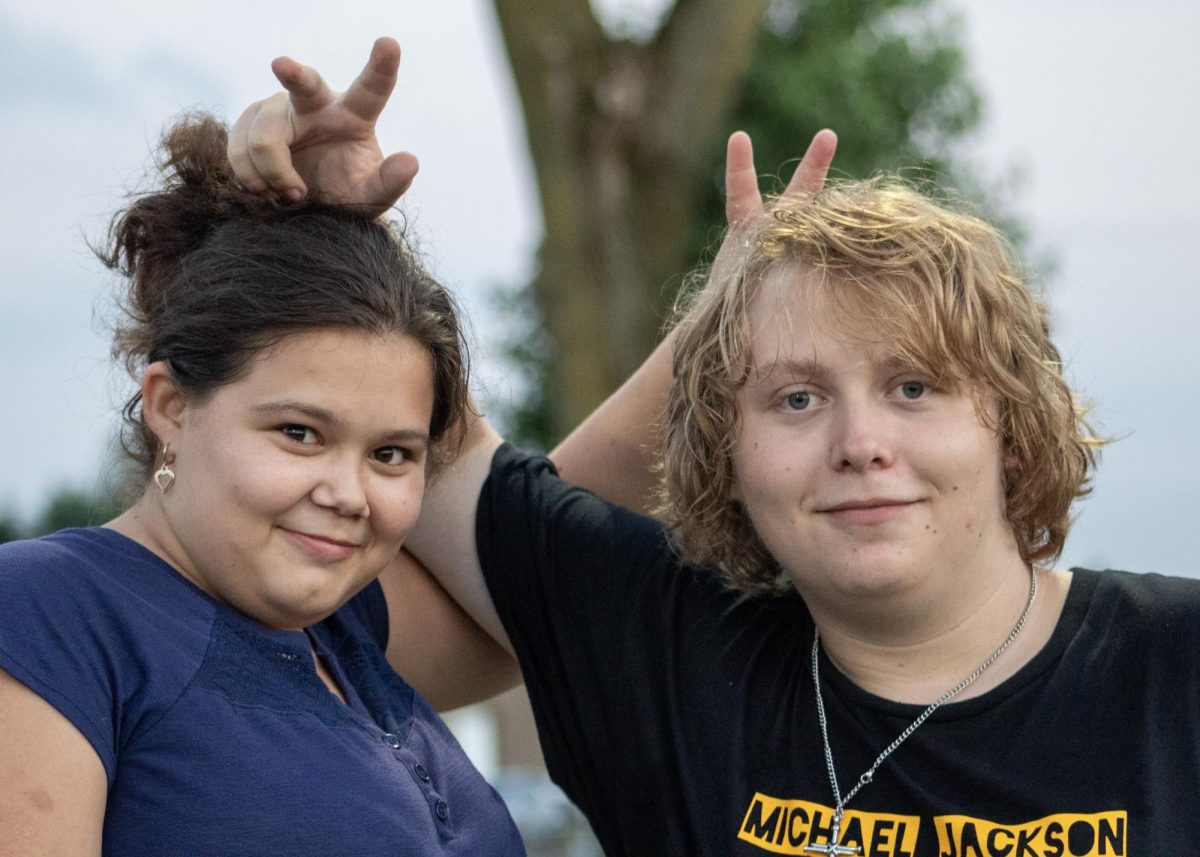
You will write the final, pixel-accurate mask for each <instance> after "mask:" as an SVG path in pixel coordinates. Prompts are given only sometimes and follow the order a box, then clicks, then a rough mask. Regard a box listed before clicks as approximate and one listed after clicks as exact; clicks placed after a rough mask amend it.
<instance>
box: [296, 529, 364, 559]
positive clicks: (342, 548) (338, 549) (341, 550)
mask: <svg viewBox="0 0 1200 857" xmlns="http://www.w3.org/2000/svg"><path fill="white" fill-rule="evenodd" d="M282 529H283V531H284V532H285V533H287V534H288V535H289V536H291V538H292V540H293V541H295V542H296V543H298V544H299V545H300V546H301V547H303V548H304V549H305V550H306V551H308V552H309V553H311V554H313V555H315V556H318V557H320V558H322V559H331V560H341V559H347V558H348V557H350V556H351V555H352V554H353V553H354V551H355V550H356V549H357V548H358V545H355V544H351V543H349V542H343V541H338V540H334V539H329V538H325V537H324V536H318V535H314V534H312V533H301V532H299V531H297V530H289V529H287V528H282Z"/></svg>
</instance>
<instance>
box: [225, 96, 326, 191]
mask: <svg viewBox="0 0 1200 857" xmlns="http://www.w3.org/2000/svg"><path fill="white" fill-rule="evenodd" d="M293 137H294V130H293V127H292V117H291V112H290V103H289V96H288V94H287V93H283V92H280V93H277V94H276V95H273V96H271V97H270V98H268V99H265V100H264V101H259V102H258V103H256V104H253V105H251V106H250V107H249V108H247V110H246V111H245V112H244V113H243V114H242V115H241V117H240V118H239V119H238V121H237V123H236V124H235V125H234V126H233V130H232V131H231V132H230V134H229V146H228V155H229V163H230V165H231V166H232V167H233V172H234V175H235V176H237V178H238V181H240V182H241V183H242V184H243V185H245V186H246V188H247V189H249V190H252V191H254V192H255V193H262V192H263V191H266V190H274V191H276V192H278V193H281V194H283V195H284V196H286V197H288V198H289V199H293V200H300V199H303V198H304V196H305V195H306V194H307V193H308V188H307V187H306V186H305V184H304V180H303V179H302V178H300V175H299V173H297V172H296V170H295V169H294V168H293V167H292V152H291V149H290V146H291V144H292V140H293Z"/></svg>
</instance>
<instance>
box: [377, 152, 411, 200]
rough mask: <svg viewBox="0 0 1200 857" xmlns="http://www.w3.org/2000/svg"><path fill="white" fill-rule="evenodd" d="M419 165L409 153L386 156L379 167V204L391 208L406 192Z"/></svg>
mask: <svg viewBox="0 0 1200 857" xmlns="http://www.w3.org/2000/svg"><path fill="white" fill-rule="evenodd" d="M419 167H420V164H419V163H418V162H417V158H416V156H415V155H413V154H412V153H411V152H396V153H395V154H393V155H388V156H387V157H386V158H384V159H383V162H382V163H380V165H379V200H378V202H379V204H380V206H382V207H383V208H385V209H387V208H391V207H392V206H393V205H395V204H396V201H397V200H398V199H400V197H401V196H403V195H404V192H405V191H406V190H408V186H409V185H411V184H412V182H413V179H414V178H415V177H416V175H417V170H418V168H419Z"/></svg>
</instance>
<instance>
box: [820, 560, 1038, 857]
mask: <svg viewBox="0 0 1200 857" xmlns="http://www.w3.org/2000/svg"><path fill="white" fill-rule="evenodd" d="M1037 590H1038V584H1037V572H1036V571H1034V569H1033V566H1030V567H1029V601H1027V602H1026V604H1025V610H1024V612H1022V613H1021V618H1019V619H1017V624H1015V625H1013V629H1012V631H1010V632H1009V635H1008V639H1006V640H1005V641H1004V642H1003V643H1001V644H1000V648H998V649H996V651H994V652H992V653H991V655H989V656H988V659H987V660H986V661H984V662H983V663H982V664H980V665H979V666H978V667H977V668H976V669H975V672H973V673H971V674H970V675H969V676H967V677H966V678H964V679H963V680H962V681H960V682H959V683H958V684H956V685H955V686H954V687H952V688H950V689H949V690H948V691H946V692H945V693H943V694H942V695H941V696H939V697H938V698H937V699H935V700H934V701H933V702H931V703H930V704H929V707H928V708H926V709H925V710H924V711H922V712H921V713H920V714H919V715H917V719H916V720H914V721H913V722H912V723H910V724H909V725H908V728H907V729H905V730H904V731H903V732H901V733H900V734H899V735H898V736H897V737H896V740H895V741H893V742H892V743H891V744H888V745H887V747H886V748H884V751H883V752H882V753H880V754H879V755H878V756H876V757H875V761H874V762H873V763H872V764H871V767H869V768H867V769H866V770H865V771H864V772H863V774H862V776H860V777H859V778H858V782H857V783H855V784H854V788H852V789H850V791H848V792H846V796H845V797H842V791H841V789H840V788H838V781H837V771H836V770H835V769H834V767H833V748H832V747H831V746H830V744H829V726H828V724H827V722H826V720H825V700H824V699H822V698H821V672H820V667H819V666H818V658H817V655H818V653H819V652H820V644H821V633H820V632H819V631H817V630H816V628H815V627H814V629H813V644H812V674H813V685H814V686H815V687H816V690H817V721H818V722H819V723H820V724H821V740H822V741H824V742H825V768H826V770H827V771H828V772H829V785H830V786H832V787H833V799H834V801H836V806H835V807H834V810H833V823H832V825H831V826H830V831H829V841H828V842H827V843H825V844H824V845H817V844H815V843H814V844H810V845H808V846H807V847H806V848H805V849H804V850H805V851H806V852H812V853H816V854H825V855H826V857H835V855H842V854H862V848H861V847H859V846H849V845H841V844H839V840H840V839H841V828H842V816H843V814H844V813H845V811H846V804H848V803H850V800H851V799H852V798H853V797H854V796H855V795H856V794H858V791H859V789H861V788H862V787H863V786H865V785H866V784H867V783H869V782H871V779H872V778H873V777H874V776H875V772H876V771H877V770H879V766H880V765H882V764H883V760H884V759H886V758H887V757H888V756H890V755H892V753H894V752H895V751H896V748H897V747H899V746H900V745H901V744H903V743H904V742H905V741H906V740H907V739H908V736H910V735H912V734H913V733H914V732H916V731H917V730H918V729H919V728H920V727H921V724H922V723H924V722H925V721H926V720H928V719H929V716H930V715H931V714H933V712H935V711H937V710H938V709H939V708H941V706H942V705H943V704H944V703H946V702H949V701H950V700H951V699H953V698H954V697H956V696H958V694H960V693H962V691H963V690H965V689H966V688H967V687H969V686H970V685H971V684H972V683H973V682H974V681H975V679H977V678H979V677H980V676H981V675H983V674H984V672H986V671H987V668H988V667H990V666H991V665H992V664H994V663H995V662H996V659H997V658H999V657H1000V656H1001V655H1002V654H1004V652H1005V650H1006V649H1007V648H1008V647H1009V646H1011V645H1012V644H1013V641H1014V640H1016V639H1017V637H1019V636H1021V631H1023V630H1024V629H1025V621H1026V620H1027V619H1028V618H1029V611H1030V610H1032V609H1033V600H1034V599H1035V598H1037Z"/></svg>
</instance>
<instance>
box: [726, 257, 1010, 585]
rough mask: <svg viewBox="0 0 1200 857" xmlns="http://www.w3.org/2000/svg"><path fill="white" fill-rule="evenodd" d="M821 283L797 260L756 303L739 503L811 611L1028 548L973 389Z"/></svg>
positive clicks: (739, 453)
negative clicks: (834, 298)
mask: <svg viewBox="0 0 1200 857" xmlns="http://www.w3.org/2000/svg"><path fill="white" fill-rule="evenodd" d="M812 289H813V286H812V285H811V284H810V283H809V282H808V281H807V278H806V276H805V275H804V272H803V271H802V270H799V269H797V268H796V267H785V266H781V267H779V268H777V269H775V270H773V271H771V272H769V273H768V274H767V277H766V280H765V281H764V284H763V289H762V292H761V293H760V294H759V295H758V296H757V297H756V298H755V299H754V302H753V304H752V306H751V308H750V314H749V315H750V325H751V328H750V333H751V349H752V358H753V366H752V369H751V372H750V377H749V381H748V383H747V385H746V386H745V388H744V389H743V390H742V391H741V392H740V393H739V407H740V411H741V429H740V433H739V436H738V438H737V441H736V443H735V449H734V469H735V476H736V489H735V490H736V499H738V500H739V501H740V502H741V503H742V504H743V506H744V508H745V510H746V512H747V514H748V515H749V518H750V520H751V523H752V524H753V525H754V527H755V530H756V531H757V532H758V534H759V536H760V538H761V539H762V540H763V542H764V544H765V545H766V547H767V548H768V549H769V550H770V551H771V553H772V554H773V555H774V556H775V558H776V560H777V561H778V562H779V563H780V565H781V566H782V567H783V568H784V569H785V570H786V571H787V573H788V574H789V576H790V577H791V579H792V581H793V582H794V583H795V585H796V587H797V589H799V590H800V591H801V592H802V593H803V594H804V595H805V597H806V599H808V600H809V602H810V606H815V602H814V599H815V600H816V601H821V600H822V599H824V600H826V601H828V602H829V603H834V602H833V601H830V599H839V601H838V602H837V603H842V604H845V603H848V602H847V601H846V599H847V598H853V599H855V601H856V602H858V603H862V604H863V605H864V606H865V601H863V599H866V601H869V600H870V599H871V598H873V597H880V598H889V597H892V596H896V595H901V594H904V593H906V592H908V593H913V592H917V591H918V590H917V589H915V587H918V586H922V585H923V582H928V581H930V580H933V581H935V583H936V586H935V588H934V589H933V590H930V589H929V588H928V586H925V587H924V591H925V592H927V593H930V592H937V591H939V589H938V588H939V587H940V590H941V591H943V592H945V593H946V594H950V593H951V592H952V591H953V589H952V588H953V587H954V586H955V585H956V578H959V580H958V582H959V583H966V579H965V578H963V577H962V576H963V575H967V574H969V573H971V572H973V571H976V570H979V569H982V568H984V567H986V566H988V564H989V563H988V562H986V561H983V560H988V559H996V558H1004V557H1011V556H1012V554H1013V553H1015V552H1016V544H1015V539H1014V537H1013V533H1012V529H1011V527H1010V526H1009V524H1008V522H1007V520H1006V519H1005V514H1004V508H1005V506H1004V488H1003V463H1002V452H1001V444H1000V440H999V438H998V437H997V435H996V433H995V432H994V431H992V430H991V429H990V428H988V427H987V426H986V425H984V423H983V422H982V421H981V419H980V414H979V412H978V410H977V405H976V398H977V397H975V396H973V395H972V394H971V391H970V390H969V389H968V390H964V389H960V388H958V387H955V386H947V385H944V384H941V383H940V382H939V381H938V380H937V379H935V378H931V377H928V375H927V374H925V373H923V372H921V371H918V370H916V369H914V368H913V367H912V366H910V365H906V364H905V363H904V362H903V361H900V360H897V359H896V358H895V357H894V352H895V349H894V348H893V347H891V343H888V342H880V341H878V340H877V339H872V337H871V332H870V330H869V329H863V328H861V327H860V326H858V325H857V324H856V322H854V321H852V320H851V321H849V322H847V321H846V320H845V318H844V317H834V313H832V312H829V311H827V310H825V309H824V308H823V305H824V304H826V303H828V302H827V301H823V300H821V299H819V298H818V299H810V298H811V293H812Z"/></svg>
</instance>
